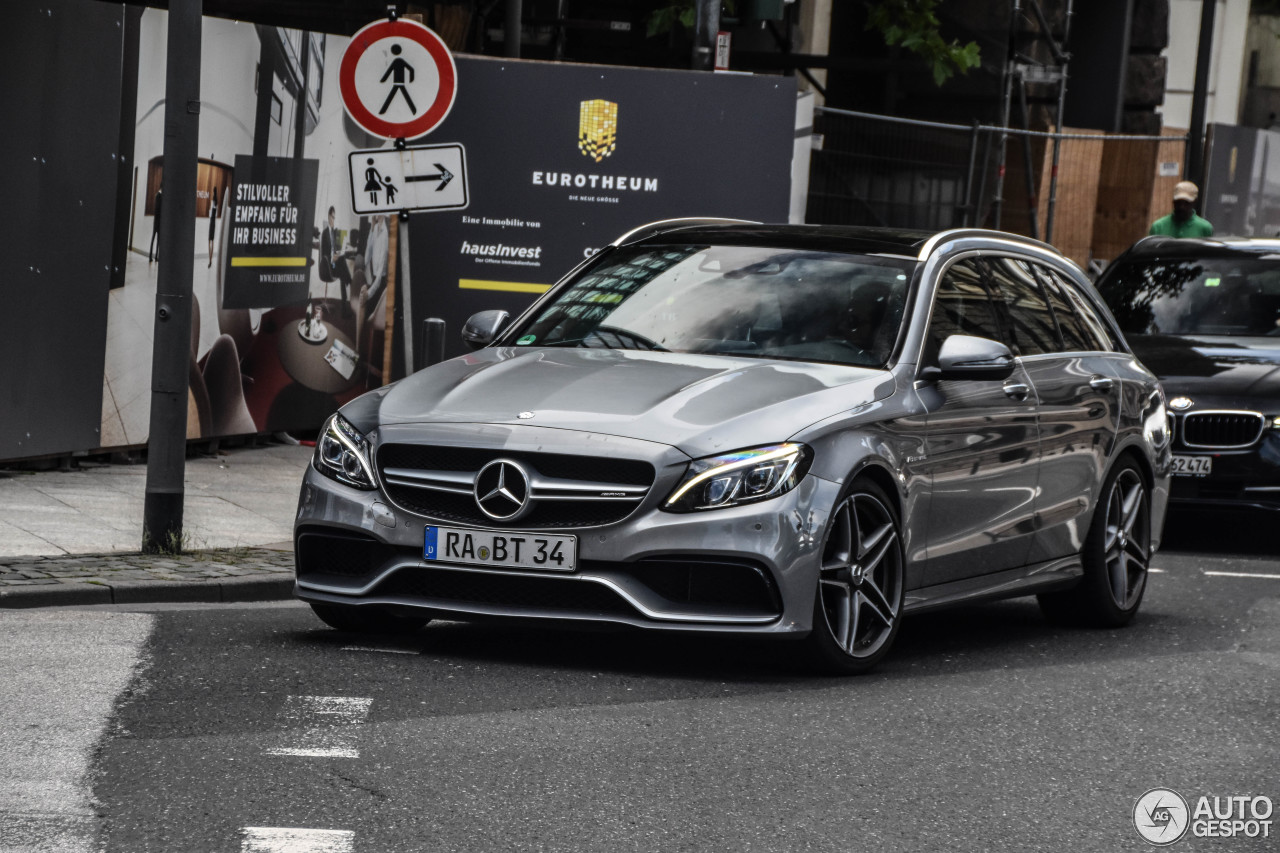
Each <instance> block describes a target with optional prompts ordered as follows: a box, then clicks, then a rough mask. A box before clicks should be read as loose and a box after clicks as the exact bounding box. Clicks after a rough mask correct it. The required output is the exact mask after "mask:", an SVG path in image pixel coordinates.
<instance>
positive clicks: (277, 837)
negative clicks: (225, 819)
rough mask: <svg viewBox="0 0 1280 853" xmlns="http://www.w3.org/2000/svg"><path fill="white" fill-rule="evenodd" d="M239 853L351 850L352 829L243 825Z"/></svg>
mask: <svg viewBox="0 0 1280 853" xmlns="http://www.w3.org/2000/svg"><path fill="white" fill-rule="evenodd" d="M240 831H241V833H242V834H243V835H244V838H243V840H242V841H241V843H240V853H354V851H355V849H356V848H355V837H356V834H355V833H354V832H350V831H348V830H345V829H299V828H296V827H286V826H246V827H245V828H244V829H242V830H240Z"/></svg>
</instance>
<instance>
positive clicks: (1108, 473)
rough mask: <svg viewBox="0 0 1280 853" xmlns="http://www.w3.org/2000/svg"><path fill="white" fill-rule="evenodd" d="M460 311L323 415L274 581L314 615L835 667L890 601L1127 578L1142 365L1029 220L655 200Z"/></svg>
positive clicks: (847, 664) (892, 616)
mask: <svg viewBox="0 0 1280 853" xmlns="http://www.w3.org/2000/svg"><path fill="white" fill-rule="evenodd" d="M463 337H464V338H465V339H466V340H467V341H468V343H470V344H471V345H472V347H473V348H474V352H472V353H471V354H469V355H465V356H462V357H458V358H454V359H452V360H450V361H445V362H443V363H441V364H437V365H435V366H433V367H430V368H427V369H425V370H422V371H420V372H418V373H415V374H413V375H412V376H409V377H408V378H406V379H403V380H401V381H399V382H396V383H394V384H392V385H390V386H387V387H385V388H381V389H378V390H376V391H373V392H371V393H369V394H366V395H365V396H363V397H360V398H359V399H357V400H355V401H353V402H352V403H350V404H348V405H346V406H344V407H343V408H342V409H341V410H340V411H339V412H338V413H337V414H335V415H333V417H332V418H331V419H330V420H329V421H328V422H327V423H326V424H325V426H324V428H323V430H322V432H321V434H320V436H319V439H318V441H317V446H316V453H315V458H314V461H313V464H312V465H311V466H310V468H309V469H308V470H307V473H306V476H305V478H304V481H303V485H302V492H301V496H300V500H299V506H298V515H297V525H296V531H295V536H296V542H295V545H296V551H295V553H296V560H297V594H298V596H299V597H301V598H302V599H304V600H306V601H307V602H309V603H310V605H311V606H312V608H314V610H315V612H316V614H317V615H318V616H319V617H320V618H321V619H322V620H324V621H325V622H326V623H328V624H329V625H330V626H332V627H334V628H338V629H341V630H349V631H369V632H392V631H410V630H416V629H418V628H420V627H421V626H422V625H424V624H425V623H426V622H427V621H428V620H429V619H431V618H432V617H433V616H447V617H448V618H451V619H456V618H463V619H466V618H480V617H495V616H497V617H520V618H526V619H543V620H560V621H566V622H578V623H581V622H588V623H607V624H613V625H619V626H632V627H636V628H645V629H651V630H669V631H686V632H689V631H715V632H721V633H734V634H756V635H777V636H779V637H795V638H797V639H803V640H804V648H805V649H806V652H807V654H806V656H807V658H808V659H810V660H811V661H813V662H814V663H816V664H817V665H818V666H820V667H821V668H823V669H826V670H830V671H835V672H860V671H863V670H866V669H868V668H870V667H871V666H873V665H874V664H875V663H876V662H877V661H879V660H880V659H881V658H882V657H883V656H884V655H885V654H886V652H888V650H889V648H890V646H891V644H892V643H893V640H894V637H895V635H896V634H897V632H898V629H899V627H900V626H901V624H902V619H903V616H904V615H905V614H908V613H916V612H920V611H924V610H928V609H932V608H937V607H942V606H946V605H952V604H958V603H963V602H972V601H975V600H981V599H990V598H1005V597H1013V596H1022V595H1032V594H1034V595H1036V596H1038V598H1039V601H1040V605H1041V608H1042V609H1043V611H1044V612H1045V614H1046V615H1047V616H1048V617H1049V618H1051V619H1053V620H1055V621H1062V622H1079V623H1088V624H1095V625H1102V626H1119V625H1123V624H1124V623H1126V622H1128V621H1129V620H1130V619H1131V618H1132V617H1133V615H1134V614H1135V613H1136V612H1137V610H1138V606H1139V604H1140V603H1141V601H1142V595H1143V592H1144V590H1145V588H1146V584H1147V573H1148V565H1149V561H1150V559H1151V555H1152V553H1153V552H1154V550H1155V549H1156V547H1157V546H1158V544H1159V539H1160V531H1161V527H1162V523H1163V520H1164V514H1165V507H1166V503H1167V500H1168V487H1169V468H1170V450H1169V433H1168V420H1167V416H1166V413H1165V405H1164V397H1163V392H1162V391H1161V389H1160V386H1159V384H1158V383H1157V381H1156V378H1155V377H1154V376H1153V375H1152V374H1151V373H1150V372H1149V371H1147V370H1146V368H1144V367H1143V366H1142V364H1141V363H1139V362H1138V360H1137V359H1135V358H1134V356H1133V354H1132V353H1131V352H1130V350H1129V347H1128V345H1127V344H1126V343H1125V341H1124V338H1123V337H1122V336H1121V334H1120V333H1119V331H1118V330H1117V328H1116V325H1115V323H1114V321H1113V320H1112V318H1111V315H1110V314H1109V313H1108V311H1107V309H1106V307H1105V305H1104V304H1103V303H1102V302H1101V300H1100V299H1099V298H1098V296H1097V294H1096V293H1095V292H1094V290H1093V289H1092V287H1091V286H1090V285H1089V284H1088V282H1087V280H1086V279H1085V278H1084V276H1083V275H1082V274H1081V272H1080V270H1079V269H1077V268H1076V267H1075V266H1073V265H1072V264H1071V263H1070V262H1069V261H1068V260H1066V259H1064V258H1063V257H1062V256H1061V255H1060V254H1059V253H1058V252H1057V251H1055V250H1054V249H1053V248H1052V247H1049V246H1047V245H1044V244H1042V243H1038V242H1035V241H1032V240H1028V239H1024V238H1021V237H1016V236H1012V235H1008V234H1002V233H997V232H991V231H979V230H955V231H944V232H942V233H937V234H931V233H919V232H904V231H892V230H881V229H867V228H838V227H827V226H785V225H757V224H750V223H733V222H727V221H723V220H673V221H667V222H659V223H654V224H652V225H648V226H645V227H643V228H640V229H637V230H635V231H632V232H630V233H628V234H626V235H625V236H623V237H621V238H619V239H618V240H617V241H616V242H614V243H613V244H611V245H609V246H608V247H606V248H605V249H603V250H602V251H600V252H599V253H597V254H596V255H594V256H593V257H592V258H590V259H589V260H588V261H586V262H584V263H583V264H582V265H581V266H580V267H579V268H577V269H575V270H573V271H572V272H571V273H570V274H569V275H568V276H566V277H565V278H564V279H563V280H561V281H560V282H559V283H558V284H556V285H555V286H554V287H553V288H552V289H551V290H550V291H549V292H548V293H547V294H546V295H545V296H543V297H542V298H540V299H539V300H538V301H537V302H535V303H534V304H533V306H532V307H530V308H529V309H528V310H527V311H525V312H524V313H523V314H522V315H520V316H519V317H517V318H515V319H514V320H511V319H510V318H509V317H508V316H507V315H506V313H505V312H501V311H486V312H482V313H480V314H477V315H476V316H474V317H472V318H471V320H470V321H469V322H468V324H467V326H466V328H465V329H464V330H463Z"/></svg>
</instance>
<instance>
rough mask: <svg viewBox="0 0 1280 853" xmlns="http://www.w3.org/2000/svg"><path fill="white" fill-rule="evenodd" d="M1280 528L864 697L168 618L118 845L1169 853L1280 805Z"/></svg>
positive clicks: (565, 650)
mask: <svg viewBox="0 0 1280 853" xmlns="http://www.w3.org/2000/svg"><path fill="white" fill-rule="evenodd" d="M1275 524H1276V521H1275V520H1272V519H1270V518H1268V517H1263V518H1262V519H1256V520H1253V521H1246V522H1231V521H1229V520H1228V521H1223V520H1221V519H1217V520H1214V519H1212V518H1211V517H1205V516H1202V515H1193V516H1175V517H1173V518H1172V519H1171V522H1170V530H1171V531H1173V532H1175V533H1176V536H1175V537H1174V539H1173V541H1172V543H1171V547H1170V548H1169V549H1166V550H1165V551H1162V552H1161V553H1160V554H1159V555H1158V556H1157V558H1156V560H1155V563H1154V564H1155V566H1156V567H1157V568H1159V569H1162V570H1163V571H1161V572H1159V573H1157V574H1155V575H1153V577H1152V582H1151V585H1150V588H1149V591H1148V594H1147V599H1146V601H1145V603H1144V606H1143V611H1142V613H1141V615H1140V617H1139V618H1138V620H1136V621H1135V623H1134V624H1133V625H1131V626H1130V627H1129V628H1126V629H1124V630H1120V631H1083V630H1065V629H1058V628H1053V627H1051V626H1049V625H1048V624H1047V623H1046V622H1045V621H1044V620H1043V619H1041V617H1040V615H1039V612H1038V610H1037V608H1036V606H1035V604H1034V602H1032V601H1013V602H1004V603H999V604H993V605H987V606H980V607H971V608H967V609H964V610H958V611H953V612H949V613H944V614H937V615H932V616H919V617H914V618H912V619H910V620H908V621H907V623H906V624H905V626H904V628H903V631H902V633H901V635H900V637H899V640H898V644H897V646H896V648H895V651H894V652H893V653H892V655H891V656H890V657H889V658H888V659H887V661H886V662H885V663H884V664H883V665H882V666H881V667H880V668H879V669H878V670H877V671H876V672H875V673H874V674H872V675H869V676H865V677H862V678H855V679H831V678H821V677H815V676H811V675H806V674H803V673H797V672H796V671H795V670H794V669H793V668H792V666H791V660H790V657H789V653H788V652H789V650H788V649H787V648H785V647H778V646H772V645H761V644H742V643H737V642H728V641H721V640H716V639H708V638H700V637H699V638H693V639H682V638H674V637H667V636H662V637H653V636H648V635H636V634H630V633H626V634H615V633H580V632H563V631H546V630H539V629H532V628H526V627H512V626H509V625H493V624H490V625H465V624H460V623H433V625H431V626H429V627H428V628H427V629H426V630H425V631H423V632H421V633H420V634H417V635H414V636H412V637H410V638H403V639H400V640H396V641H390V642H389V641H386V640H379V641H371V640H368V639H361V638H358V637H353V636H350V635H343V634H339V633H337V632H333V631H330V630H327V629H325V628H324V627H323V626H322V625H321V623H320V622H319V621H318V620H316V619H315V618H314V617H313V616H312V615H311V613H310V611H309V610H307V609H306V608H304V607H302V606H300V605H270V606H229V605H221V606H202V607H176V606H171V607H152V608H147V609H148V610H149V611H150V613H151V614H152V615H151V618H152V619H153V620H154V624H153V628H152V631H151V635H150V639H149V641H148V643H147V646H146V649H145V652H144V655H143V659H142V663H141V665H140V668H139V669H138V671H137V675H136V676H135V678H134V682H133V684H132V685H131V687H130V689H129V691H128V692H127V693H126V694H125V695H124V696H122V698H121V699H120V701H119V702H118V704H117V706H116V710H115V713H114V715H113V717H112V720H111V725H110V727H109V729H108V734H107V736H106V738H105V740H104V742H103V743H102V745H101V746H100V748H99V750H98V752H97V754H96V757H95V760H94V762H93V774H92V779H93V789H92V793H93V796H94V798H95V801H94V802H95V808H96V814H97V815H98V817H99V818H100V829H101V836H100V842H101V844H102V845H103V847H102V849H104V850H106V851H119V853H143V851H165V853H169V851H290V853H309V851H324V853H341V851H361V853H392V851H426V850H431V851H436V850H460V851H491V850H571V851H579V850H581V851H596V850H599V851H628V850H637V851H677V850H691V851H706V850H717V851H718V850H726V851H729V850H732V851H750V850H777V851H792V850H821V851H827V850H830V851H851V850H876V851H897V850H902V851H920V850H1011V851H1012V850H1017V851H1028V850H1046V851H1060V850H1072V851H1092V850H1098V851H1103V850H1105V851H1115V850H1146V849H1149V848H1148V845H1147V844H1146V842H1144V841H1143V840H1142V839H1141V838H1140V837H1139V836H1138V834H1137V832H1136V831H1135V829H1134V827H1133V824H1132V820H1131V812H1132V809H1133V805H1134V802H1135V801H1136V800H1137V798H1138V797H1139V796H1141V795H1142V794H1143V793H1144V792H1145V791H1147V790H1149V789H1151V788H1155V787H1168V788H1172V789H1174V790H1176V791H1178V792H1180V793H1182V794H1183V795H1184V796H1186V797H1188V799H1190V800H1191V801H1192V803H1193V804H1194V803H1195V798H1197V797H1199V796H1200V795H1210V796H1213V795H1217V796H1233V795H1258V794H1262V795H1267V796H1269V797H1270V798H1271V799H1272V800H1274V801H1280V773H1278V772H1277V771H1278V769H1280V746H1277V744H1280V715H1278V714H1277V707H1278V702H1277V700H1280V689H1278V687H1280V561H1277V560H1276V559H1274V558H1273V557H1272V556H1270V555H1269V554H1268V553H1267V552H1268V551H1269V550H1274V548H1273V546H1271V544H1270V542H1271V540H1272V539H1273V538H1274V534H1273V532H1272V531H1273V529H1274V526H1275ZM1208 551H1217V552H1219V553H1218V554H1217V555H1210V554H1207V553H1204V552H1208ZM1210 572H1219V573H1223V574H1208V573H1210ZM1235 575H1248V576H1247V577H1236V576H1235ZM1266 575H1272V576H1273V577H1266ZM117 609H119V608H117ZM1274 820H1275V822H1276V825H1277V828H1278V829H1280V814H1277V815H1276V816H1275V818H1274ZM1277 846H1278V843H1277V842H1276V841H1275V839H1267V840H1265V841H1263V840H1250V839H1247V838H1231V839H1197V838H1192V837H1190V836H1188V837H1187V838H1186V839H1184V840H1183V841H1181V842H1178V843H1177V845H1176V846H1175V847H1174V848H1173V849H1176V850H1211V849H1212V850H1237V849H1238V850H1273V849H1277ZM0 849H4V844H3V843H0Z"/></svg>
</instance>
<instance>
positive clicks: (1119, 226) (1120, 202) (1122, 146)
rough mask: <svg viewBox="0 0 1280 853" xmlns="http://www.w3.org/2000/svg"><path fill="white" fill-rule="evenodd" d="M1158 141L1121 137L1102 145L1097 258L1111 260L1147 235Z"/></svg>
mask: <svg viewBox="0 0 1280 853" xmlns="http://www.w3.org/2000/svg"><path fill="white" fill-rule="evenodd" d="M1162 144H1164V143H1159V142H1155V141H1135V140H1131V139H1125V138H1124V137H1121V136H1117V137H1116V138H1114V139H1108V140H1107V141H1106V142H1105V143H1104V144H1103V148H1102V164H1101V171H1100V176H1099V181H1098V198H1097V205H1096V207H1095V209H1094V217H1093V257H1094V258H1095V259H1098V260H1102V261H1110V260H1112V259H1114V258H1115V257H1116V256H1117V255H1119V254H1120V253H1122V252H1123V251H1124V250H1125V249H1127V248H1129V247H1130V246H1131V245H1133V244H1134V242H1136V241H1137V240H1139V239H1141V238H1142V237H1144V236H1146V234H1147V231H1148V230H1149V229H1150V227H1151V215H1150V213H1151V197H1152V192H1153V186H1154V184H1155V178H1156V168H1157V159H1156V158H1157V153H1158V148H1159V146H1160V145H1162Z"/></svg>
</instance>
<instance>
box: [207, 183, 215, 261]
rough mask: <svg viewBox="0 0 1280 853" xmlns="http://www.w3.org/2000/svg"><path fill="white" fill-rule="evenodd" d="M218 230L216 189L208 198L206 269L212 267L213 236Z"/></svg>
mask: <svg viewBox="0 0 1280 853" xmlns="http://www.w3.org/2000/svg"><path fill="white" fill-rule="evenodd" d="M217 230H218V188H217V187H214V188H213V190H211V195H210V198H209V263H208V264H206V265H205V266H206V268H208V267H212V266H213V235H214V233H215V232H216V231H217Z"/></svg>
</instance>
